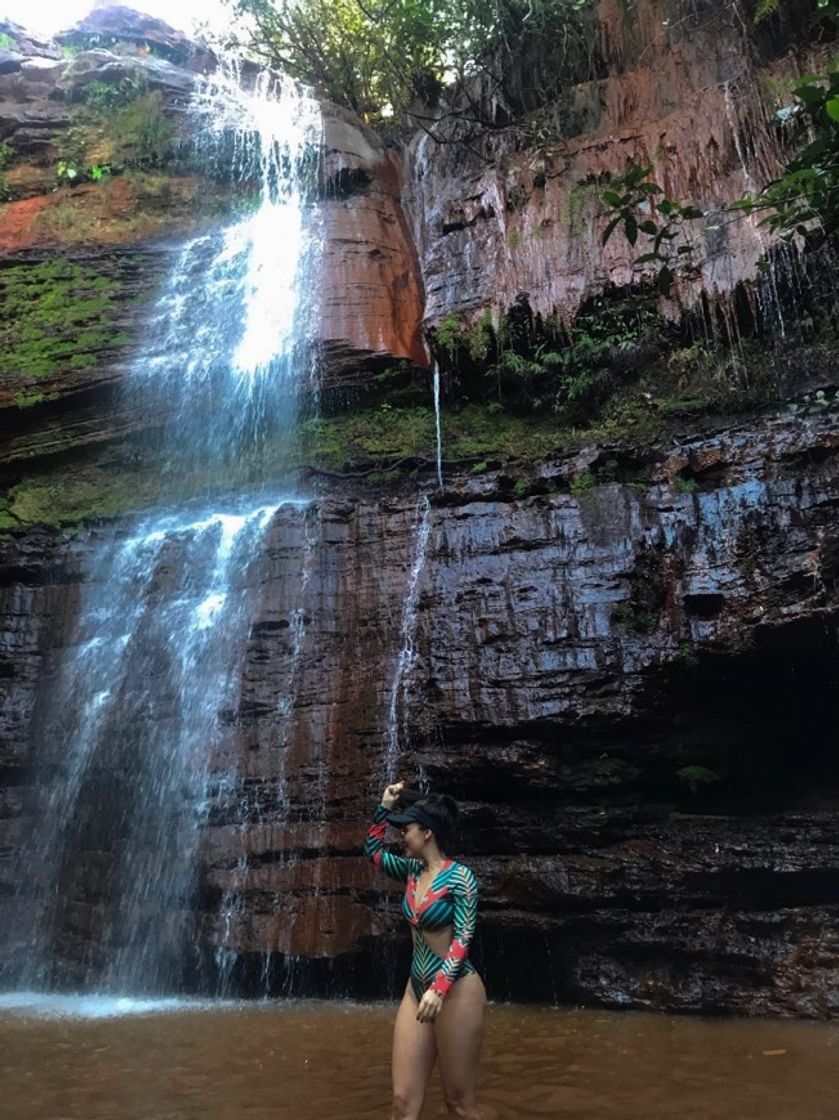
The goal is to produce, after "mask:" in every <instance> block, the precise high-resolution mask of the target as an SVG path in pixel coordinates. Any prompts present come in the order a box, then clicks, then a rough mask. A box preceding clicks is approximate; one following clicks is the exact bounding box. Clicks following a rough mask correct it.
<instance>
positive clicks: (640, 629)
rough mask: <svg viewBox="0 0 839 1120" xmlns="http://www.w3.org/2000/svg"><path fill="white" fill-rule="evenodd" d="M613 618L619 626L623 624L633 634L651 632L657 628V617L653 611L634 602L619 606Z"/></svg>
mask: <svg viewBox="0 0 839 1120" xmlns="http://www.w3.org/2000/svg"><path fill="white" fill-rule="evenodd" d="M612 618H613V619H614V621H615V622H616V623H617V624H618V625H619V626H623V627H624V628H625V629H626V630H630V631H631V632H632V633H633V634H651V633H652V632H653V630H655V628H656V617H655V615H654V614H653V612H652V611H650V610H644V609H642V608H639V607H637V606H635V605H633V604H632V603H625V604H624V605H623V606H620V607H618V608H617V610H616V611H615V612H614V614H613V615H612Z"/></svg>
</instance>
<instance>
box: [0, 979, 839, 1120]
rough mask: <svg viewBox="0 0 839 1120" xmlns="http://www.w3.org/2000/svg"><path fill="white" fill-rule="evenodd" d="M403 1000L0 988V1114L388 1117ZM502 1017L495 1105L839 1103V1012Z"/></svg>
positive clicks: (536, 1112)
mask: <svg viewBox="0 0 839 1120" xmlns="http://www.w3.org/2000/svg"><path fill="white" fill-rule="evenodd" d="M16 1004H17V1006H16ZM395 1011H396V1005H395V1004H368V1005H359V1004H350V1003H338V1002H336V1003H320V1002H309V1001H306V1002H299V1003H297V1002H295V1003H261V1004H226V1005H224V1004H203V1005H202V1004H193V1005H190V1004H183V1003H177V1002H174V1001H173V1003H172V1004H149V1005H147V1006H144V1005H142V1004H136V1003H131V1002H130V1001H119V1000H113V999H105V998H101V999H97V998H91V999H84V998H78V999H76V998H70V999H67V1000H58V999H54V998H51V997H34V998H31V999H14V998H11V997H0V1117H2V1120H327V1118H328V1120H338V1118H340V1120H367V1118H370V1120H373V1118H376V1120H387V1117H389V1115H390V1110H389V1104H388V1095H389V1078H390V1032H391V1026H392V1022H393V1017H394V1015H395ZM487 1028H488V1029H487V1039H486V1044H485V1049H484V1057H483V1061H482V1067H481V1068H482V1092H481V1106H482V1117H483V1118H484V1120H524V1118H539V1117H561V1118H568V1120H570V1118H572V1117H573V1118H574V1120H664V1118H666V1120H837V1117H839V1025H836V1026H833V1025H826V1024H819V1023H805V1022H786V1021H774V1020H773V1021H770V1020H709V1019H698V1018H685V1017H672V1016H667V1015H652V1014H647V1013H644V1012H604V1011H596V1010H580V1009H570V1008H566V1009H562V1008H534V1007H522V1006H510V1005H505V1004H490V1006H489V1008H488V1011H487ZM443 1115H445V1108H444V1107H443V1098H442V1094H441V1091H440V1085H439V1075H438V1073H437V1071H436V1070H435V1072H434V1074H433V1076H432V1082H431V1089H430V1093H429V1097H428V1100H427V1102H426V1107H425V1111H424V1113H423V1117H424V1120H427V1118H431V1117H436V1116H443Z"/></svg>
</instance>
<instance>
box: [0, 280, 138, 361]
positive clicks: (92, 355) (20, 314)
mask: <svg viewBox="0 0 839 1120" xmlns="http://www.w3.org/2000/svg"><path fill="white" fill-rule="evenodd" d="M120 287H121V285H120V283H119V281H117V280H113V279H111V278H107V277H104V276H101V275H100V274H99V273H97V272H96V270H95V269H92V268H89V267H86V266H83V265H80V264H76V263H74V262H71V261H67V260H63V259H53V260H48V261H44V262H42V263H41V264H36V265H14V266H12V267H11V268H7V269H4V270H3V272H2V273H0V299H2V303H3V310H4V315H3V321H2V323H0V376H2V375H4V374H5V375H12V376H15V377H17V378H19V379H21V380H23V381H26V382H29V381H31V380H32V379H33V378H38V377H48V376H51V375H54V374H57V373H59V372H61V371H62V370H67V369H76V370H82V369H89V368H92V367H93V366H94V365H95V363H96V360H97V352H98V351H100V350H102V349H103V348H108V347H111V346H115V345H121V344H124V343H125V342H127V341H128V340H127V338H126V336H125V335H123V334H121V333H116V331H115V326H116V323H117V321H118V303H117V297H118V295H119V290H120Z"/></svg>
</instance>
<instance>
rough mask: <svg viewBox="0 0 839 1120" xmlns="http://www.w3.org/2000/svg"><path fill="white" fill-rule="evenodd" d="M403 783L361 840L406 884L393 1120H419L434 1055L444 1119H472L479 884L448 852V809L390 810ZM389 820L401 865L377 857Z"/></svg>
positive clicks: (434, 804)
mask: <svg viewBox="0 0 839 1120" xmlns="http://www.w3.org/2000/svg"><path fill="white" fill-rule="evenodd" d="M404 786H405V783H404V782H396V784H395V785H391V786H388V787H387V789H386V790H385V792H384V794H383V795H382V801H381V804H380V805H378V806H377V807H376V810H375V812H374V814H373V823H372V825H371V826H370V830H369V832H368V833H367V839H366V841H365V843H364V852H365V855H367V856H368V857H369V858H370V859H371V860H372V861H373V864H374V865H375V866H376V867H378V868H380V869H381V870H382V871H384V873H385V874H386V875H389V876H390V877H391V878H392V879H396V880H397V881H398V882H400V883H404V884H405V896H404V898H403V900H402V913H403V914H404V915H405V917H406V918H407V920H408V922H409V923H410V925H411V934H412V936H413V939H414V953H413V957H412V959H411V973H410V976H409V978H408V983H407V984H406V985H405V993H404V995H403V996H402V1002H401V1004H400V1005H399V1011H398V1012H397V1015H396V1024H395V1026H394V1030H393V1111H392V1113H391V1120H418V1118H419V1115H420V1113H421V1112H422V1105H423V1101H424V1100H425V1092H426V1089H427V1087H428V1080H429V1077H430V1076H431V1070H432V1069H433V1067H434V1062H435V1060H436V1059H437V1057H439V1058H440V1073H441V1076H442V1080H443V1093H444V1094H445V1098H446V1107H447V1109H448V1111H449V1113H450V1115H452V1116H464V1117H469V1118H470V1120H477V1118H478V1112H477V1111H476V1107H475V1088H476V1083H477V1076H478V1060H479V1057H480V1051H481V1041H482V1038H483V1027H484V1010H485V1008H486V990H485V988H484V984H483V981H482V980H481V978H480V976H479V975H478V973H477V972H476V971H475V968H474V966H473V964H472V962H471V961H470V960H469V959H468V952H469V944H470V942H471V940H472V935H473V933H474V932H475V918H476V913H477V907H478V886H477V883H476V881H475V876H474V875H473V874H472V872H471V871H470V870H469V868H468V867H464V865H463V864H462V863H458V862H457V861H455V860H453V859H450V858H449V857H448V856H447V855H446V852H447V851H448V850H449V849H450V846H451V844H452V842H453V840H454V834H455V829H456V826H457V805H456V804H455V802H454V801H453V800H452V798H451V797H444V796H435V795H429V796H427V797H421V798H419V799H418V800H415V801H414V802H413V804H411V805H410V806H409V807H408V808H407V809H406V810H405V811H404V812H401V813H394V812H392V810H393V809H394V808H395V806H396V804H397V802H398V801H399V795H400V793H401V792H402V790H403V788H404ZM387 822H389V823H390V824H393V825H395V826H396V827H398V828H399V829H400V830H401V832H402V839H403V840H404V842H405V849H406V851H407V858H406V857H405V856H397V855H394V854H393V853H392V852H389V851H386V850H385V846H384V835H385V825H386V823H387Z"/></svg>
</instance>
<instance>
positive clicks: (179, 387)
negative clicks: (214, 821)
mask: <svg viewBox="0 0 839 1120" xmlns="http://www.w3.org/2000/svg"><path fill="white" fill-rule="evenodd" d="M191 112H192V119H193V124H194V130H193V131H194V134H195V136H196V140H195V144H194V151H193V161H194V163H195V164H196V166H197V167H198V168H200V169H201V170H203V171H204V172H205V173H207V174H211V175H216V176H218V175H223V176H226V177H227V178H229V179H231V180H233V181H235V182H237V183H238V184H240V185H241V186H243V187H246V188H247V189H248V190H250V192H251V203H252V209H251V212H250V213H249V214H247V215H246V216H244V217H242V218H240V219H239V220H234V221H232V222H231V223H230V224H229V225H227V227H226V228H224V229H223V230H221V231H215V232H213V233H209V234H205V235H202V236H200V237H197V238H195V239H193V240H191V241H189V242H188V243H187V244H186V245H184V247H183V248H182V249H181V251H180V252H179V253H178V254H177V257H176V261H175V264H174V266H173V268H172V271H171V274H170V276H169V279H168V281H167V283H166V285H165V287H164V290H163V292H162V294H161V296H160V298H159V300H158V302H157V304H156V307H155V309H154V311H153V313H152V315H151V319H150V322H149V326H148V331H147V337H148V339H149V340H150V342H149V345H148V348H147V349H146V350H145V351H144V352H142V353H139V354H138V355H137V357H136V359H135V361H134V365H133V370H132V377H131V386H130V389H129V390H128V392H129V393H130V394H133V395H134V397H135V398H136V399H135V403H137V404H139V405H140V406H142V407H144V408H145V409H147V410H150V409H159V410H160V414H161V415H163V416H164V417H165V418H166V422H165V424H164V426H163V428H162V430H161V434H160V436H159V439H158V452H159V455H160V468H161V469H160V476H161V493H165V494H166V495H167V501H168V502H169V504H168V505H167V506H166V507H165V508H161V509H160V510H158V511H157V512H153V513H149V514H148V515H146V516H145V517H143V518H142V519H141V520H138V521H137V522H136V523H135V525H134V527H133V528H130V529H129V530H128V532H127V534H126V532H125V530H124V529H123V530H120V536H119V538H118V539H112V540H110V541H106V542H105V544H104V545H103V546H102V547H101V548H100V550H99V553H98V554H97V555H96V556H94V560H93V562H92V564H91V569H90V571H89V575H88V581H87V584H86V588H85V594H84V598H83V602H82V604H81V607H80V612H79V617H78V623H77V634H76V636H75V638H74V640H73V642H72V643H71V644H70V645H69V646H68V648H67V649H66V650H65V651H64V654H63V659H62V661H61V663H60V664H59V665H58V667H57V669H56V670H55V672H54V674H53V676H52V679H50V680H46V681H45V682H44V687H43V689H42V699H41V702H40V704H39V706H38V708H37V709H36V720H35V723H36V726H35V732H36V741H37V748H36V754H37V759H36V761H37V764H38V765H39V766H40V768H41V769H42V771H43V772H53V773H54V774H55V778H54V779H53V782H52V785H51V789H50V792H49V794H48V796H47V797H46V799H45V802H44V804H42V805H41V806H40V810H41V812H40V814H39V815H38V817H37V821H36V826H35V830H34V835H33V837H32V842H31V844H30V845H29V846H27V845H22V853H23V854H22V861H25V866H23V864H22V866H21V868H20V871H19V875H18V877H17V882H18V883H20V885H21V886H20V891H19V896H18V899H17V919H16V921H15V922H14V928H13V929H11V930H9V931H5V933H4V934H2V935H0V960H2V964H0V968H2V970H3V975H4V978H5V979H7V980H8V981H9V982H11V983H12V984H13V985H14V986H16V987H18V988H35V987H38V988H43V987H51V986H62V985H66V984H67V983H73V984H75V985H81V986H82V987H84V988H85V989H87V990H92V989H98V990H108V991H113V992H129V993H135V994H141V993H142V994H145V993H157V992H166V991H168V992H175V991H178V990H180V989H181V988H182V987H183V983H184V976H185V975H186V973H187V972H188V970H189V968H190V965H191V963H194V962H191V958H193V957H194V950H195V943H196V936H195V930H194V928H193V926H194V921H195V915H194V910H193V907H192V904H193V900H194V892H195V889H196V871H197V853H198V846H199V840H200V834H201V829H202V826H203V824H204V823H205V820H206V814H207V810H208V804H209V802H208V791H209V788H210V785H211V775H212V769H213V765H214V756H216V754H217V753H218V752H220V751H221V749H222V746H223V744H224V742H225V740H228V739H229V738H230V736H231V735H232V734H233V730H232V728H231V718H230V713H231V712H234V711H235V709H236V705H237V701H238V692H239V688H240V683H239V682H240V678H241V671H242V665H243V662H244V658H245V655H246V650H247V640H248V634H249V631H250V627H251V624H252V622H253V619H254V616H255V612H256V610H257V605H258V600H257V596H258V592H259V583H260V579H259V571H258V569H259V562H260V557H261V553H262V549H263V542H264V540H265V537H266V535H267V534H268V533H269V532H270V529H271V525H272V523H273V521H274V518H275V515H276V514H277V511H278V510H279V509H280V507H281V506H283V505H287V504H289V503H293V504H295V505H298V506H301V507H305V506H306V505H307V503H306V501H305V500H304V499H302V498H300V497H299V496H297V495H295V494H294V493H292V492H291V491H290V489H289V487H288V484H287V483H284V481H283V475H282V472H281V469H280V467H281V465H282V462H283V459H282V449H283V441H285V440H286V438H287V436H288V434H289V432H290V431H291V428H292V426H293V424H294V422H295V420H296V418H297V413H298V407H299V400H300V397H301V390H306V389H309V388H310V387H311V385H310V381H311V368H312V367H311V362H310V358H309V356H308V355H309V353H310V350H311V347H310V346H309V342H310V338H311V323H312V318H311V317H312V315H313V313H314V309H315V307H316V304H315V302H314V299H313V295H314V292H315V291H316V284H315V283H314V271H315V267H316V262H317V250H318V239H317V236H316V231H315V229H314V228H313V224H312V220H311V217H310V215H308V213H307V191H308V188H309V185H310V184H311V182H312V176H313V175H314V173H315V172H316V170H317V161H318V158H319V152H320V146H321V120H320V112H319V108H318V106H317V104H316V103H315V102H314V101H312V100H311V99H309V98H307V97H306V96H304V95H302V94H301V93H300V91H299V90H297V89H296V87H295V86H294V85H293V84H292V83H290V82H286V81H284V80H281V79H279V78H277V76H276V75H271V74H268V73H263V74H261V75H259V77H258V78H257V79H256V82H255V84H254V85H253V88H251V89H250V90H247V89H245V88H244V86H243V83H242V81H241V76H240V74H239V73H238V72H237V71H236V69H235V68H234V67H224V68H222V69H221V70H220V71H219V72H218V73H217V74H216V75H214V76H213V77H211V78H209V79H206V80H202V82H201V83H200V84H199V86H198V88H197V92H196V94H195V96H194V99H193V103H192V106H191ZM224 490H226V491H227V492H228V496H227V497H226V498H216V499H214V500H212V501H211V502H210V501H208V498H207V495H208V494H209V493H212V492H213V491H216V492H218V491H224ZM173 494H175V495H177V503H176V505H174V506H173V505H172V504H171V503H172V495H173ZM304 512H305V510H304ZM303 591H305V576H304V585H303ZM301 610H302V594H301ZM302 618H303V616H302V614H301V616H300V619H299V627H298V629H299V634H298V632H297V630H295V638H294V641H295V648H297V647H299V645H300V644H301V643H302V637H303V630H302V627H303V621H302ZM298 655H299V649H298ZM293 675H294V673H293V672H292V684H293ZM281 703H283V704H284V703H286V698H285V697H284V698H283V699H282V702H281ZM288 703H289V705H290V701H288ZM289 710H290V707H289ZM59 945H60V946H61V953H60V956H59V954H58V953H57V951H56V950H57V946H59ZM68 960H69V961H71V962H72V963H71V965H70V966H69V968H67V971H66V974H65V971H64V970H65V966H66V962H67V961H68Z"/></svg>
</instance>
